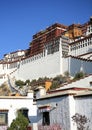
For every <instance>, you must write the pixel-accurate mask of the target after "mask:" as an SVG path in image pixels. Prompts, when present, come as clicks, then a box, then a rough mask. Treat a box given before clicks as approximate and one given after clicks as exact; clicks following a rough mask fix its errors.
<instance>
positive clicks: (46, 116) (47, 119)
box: [42, 112, 50, 125]
mask: <svg viewBox="0 0 92 130" xmlns="http://www.w3.org/2000/svg"><path fill="white" fill-rule="evenodd" d="M42 124H43V125H50V117H49V112H43V122H42Z"/></svg>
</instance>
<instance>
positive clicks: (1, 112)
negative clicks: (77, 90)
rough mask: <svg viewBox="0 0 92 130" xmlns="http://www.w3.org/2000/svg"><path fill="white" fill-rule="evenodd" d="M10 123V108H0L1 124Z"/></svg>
mask: <svg viewBox="0 0 92 130" xmlns="http://www.w3.org/2000/svg"><path fill="white" fill-rule="evenodd" d="M7 124H8V110H0V125H7Z"/></svg>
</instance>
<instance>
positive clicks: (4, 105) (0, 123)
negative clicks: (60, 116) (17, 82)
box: [0, 91, 37, 130]
mask: <svg viewBox="0 0 92 130" xmlns="http://www.w3.org/2000/svg"><path fill="white" fill-rule="evenodd" d="M18 110H23V111H25V112H26V114H27V116H28V119H29V121H30V122H31V123H35V122H36V117H37V108H36V105H34V102H33V92H32V91H30V92H28V95H27V96H0V130H7V127H9V126H10V124H11V122H12V121H13V119H15V118H16V116H17V112H18Z"/></svg>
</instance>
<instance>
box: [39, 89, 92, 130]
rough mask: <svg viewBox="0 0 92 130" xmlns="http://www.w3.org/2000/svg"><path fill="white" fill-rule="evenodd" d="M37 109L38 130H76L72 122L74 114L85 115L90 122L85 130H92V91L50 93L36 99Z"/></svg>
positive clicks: (71, 90)
mask: <svg viewBox="0 0 92 130" xmlns="http://www.w3.org/2000/svg"><path fill="white" fill-rule="evenodd" d="M37 107H38V116H37V122H38V130H53V129H55V130H77V126H76V123H75V122H74V121H73V120H72V117H73V116H74V115H75V114H76V113H78V114H80V115H82V116H84V115H85V116H86V117H87V118H88V119H89V120H90V122H88V123H87V124H85V128H86V129H87V128H89V129H88V130H91V129H92V89H89V88H85V89H83V87H82V88H77V87H76V88H72V89H71V88H70V89H69V90H57V91H56V90H55V91H51V92H49V93H48V94H47V95H44V96H40V97H39V98H37ZM86 129H85V130H86Z"/></svg>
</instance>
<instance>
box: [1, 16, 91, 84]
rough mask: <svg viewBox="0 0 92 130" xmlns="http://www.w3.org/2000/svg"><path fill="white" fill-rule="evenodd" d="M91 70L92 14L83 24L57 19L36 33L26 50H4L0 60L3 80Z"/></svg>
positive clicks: (89, 71) (52, 75)
mask: <svg viewBox="0 0 92 130" xmlns="http://www.w3.org/2000/svg"><path fill="white" fill-rule="evenodd" d="M80 70H82V71H84V72H85V73H87V74H90V73H92V18H90V20H89V21H88V22H86V23H84V24H82V25H81V24H72V25H70V26H65V25H62V24H59V23H55V24H53V25H51V26H50V27H48V28H46V29H45V30H43V31H40V32H38V33H36V34H35V35H33V40H32V41H31V42H30V47H29V48H28V49H27V50H17V51H15V52H10V53H9V54H5V55H4V58H3V59H1V60H0V84H1V83H3V82H4V81H6V80H7V78H8V76H10V77H11V78H13V77H14V78H15V79H22V80H27V79H30V80H32V79H38V78H39V77H54V76H56V75H60V74H64V72H66V71H68V72H69V74H70V75H71V76H73V75H74V74H75V73H76V72H79V71H80Z"/></svg>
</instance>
